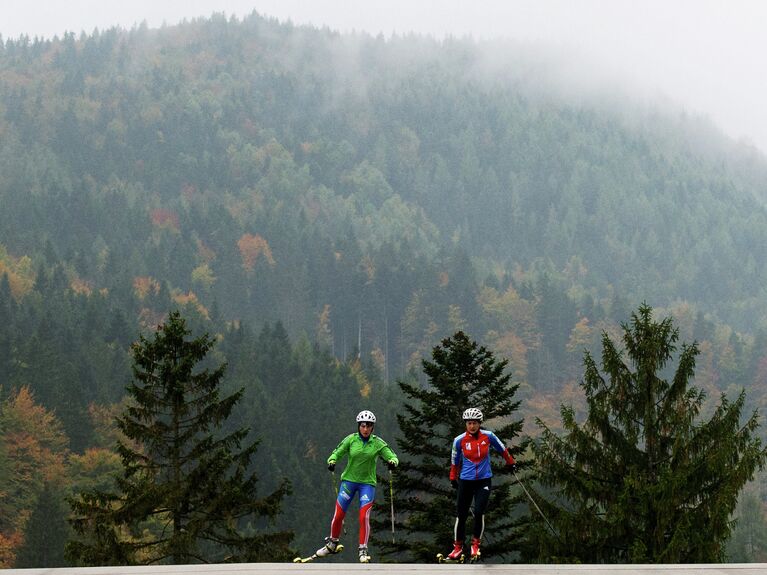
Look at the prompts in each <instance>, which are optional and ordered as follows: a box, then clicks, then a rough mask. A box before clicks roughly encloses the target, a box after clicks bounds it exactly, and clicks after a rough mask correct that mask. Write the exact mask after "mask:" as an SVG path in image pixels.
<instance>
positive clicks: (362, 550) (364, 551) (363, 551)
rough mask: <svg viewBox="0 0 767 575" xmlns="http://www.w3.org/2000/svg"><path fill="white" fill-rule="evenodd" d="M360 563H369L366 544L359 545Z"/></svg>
mask: <svg viewBox="0 0 767 575" xmlns="http://www.w3.org/2000/svg"><path fill="white" fill-rule="evenodd" d="M360 563H370V555H368V548H367V546H361V547H360Z"/></svg>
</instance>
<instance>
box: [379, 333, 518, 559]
mask: <svg viewBox="0 0 767 575" xmlns="http://www.w3.org/2000/svg"><path fill="white" fill-rule="evenodd" d="M506 364H507V360H505V359H504V360H502V361H498V360H497V359H496V358H495V357H494V355H493V353H492V352H490V351H488V350H487V349H486V348H485V347H480V346H478V345H477V343H476V342H475V341H473V340H471V339H470V338H469V337H468V336H467V335H466V334H464V333H463V332H461V331H458V332H456V333H455V334H454V335H453V336H452V337H449V338H446V339H443V340H442V342H441V343H440V344H439V345H437V346H436V347H434V348H433V350H432V360H431V361H429V360H422V365H423V371H424V373H425V374H426V376H427V377H428V380H429V382H428V384H427V385H426V386H420V385H418V384H415V383H408V382H405V381H400V382H398V383H399V387H400V388H401V389H402V391H403V393H404V394H405V397H406V398H407V399H406V403H405V404H404V411H405V413H402V414H399V415H398V416H397V422H398V424H399V428H400V431H401V432H402V437H401V438H399V439H398V441H397V444H398V446H399V451H398V453H400V452H401V453H402V455H401V456H400V465H399V468H398V469H397V470H396V471H395V472H394V478H395V480H394V489H395V494H396V502H395V505H396V508H397V509H396V511H397V514H398V515H397V516H398V517H399V521H398V523H397V528H396V530H397V540H396V542H395V543H392V542H391V541H388V540H387V539H386V538H385V536H384V535H382V534H383V533H387V531H388V530H389V529H388V528H389V527H390V526H389V525H388V524H387V522H388V521H389V518H386V520H379V524H378V528H377V529H376V531H375V532H374V533H379V534H381V535H379V536H378V537H379V538H380V539H381V541H380V544H381V546H382V547H383V548H384V549H385V553H387V554H393V553H399V554H400V555H402V556H405V557H407V559H408V560H410V561H419V562H423V561H426V562H433V561H434V558H435V556H436V554H437V552H439V551H445V550H446V549H447V548H448V547H449V546H450V544H451V543H452V541H453V538H454V536H453V527H454V524H455V491H454V490H453V489H452V488H451V485H450V481H449V480H448V472H449V469H450V450H451V447H452V442H453V439H454V438H455V437H456V436H458V435H459V434H461V433H463V432H465V426H464V423H463V420H462V414H463V411H464V410H465V409H466V408H467V407H478V408H479V409H481V410H482V412H483V414H484V416H485V421H488V420H489V421H488V423H487V424H483V427H485V425H487V427H488V428H490V429H493V431H494V432H495V433H496V434H497V435H498V437H500V438H501V440H502V441H506V442H507V444H508V442H511V441H512V440H513V439H514V438H516V437H517V436H518V435H519V433H520V432H521V430H522V424H523V422H522V420H521V419H520V420H515V419H512V417H513V415H514V413H515V412H516V411H517V409H518V408H519V401H515V399H514V395H515V393H516V391H517V388H518V385H517V384H512V383H511V382H510V381H511V374H510V373H505V370H506ZM524 449H525V445H524V443H519V444H516V445H514V446H513V447H512V453H513V454H515V455H518V454H519V453H521V452H522V451H523V450H524ZM501 462H502V460H501V458H500V457H497V458H494V459H493V463H494V465H493V468H494V472H493V473H494V476H493V493H492V495H491V499H490V505H489V508H488V511H487V514H486V515H485V521H486V525H487V528H486V531H485V534H486V536H485V538H484V541H483V547H482V555H483V557H488V558H492V557H499V556H501V557H507V558H508V557H509V556H510V554H511V553H512V552H514V551H516V550H517V548H518V542H519V541H520V537H521V533H520V532H521V527H522V525H523V524H524V522H525V521H526V520H525V519H524V518H523V517H521V514H520V513H518V512H517V510H516V506H517V504H519V503H520V501H521V499H520V498H521V497H523V495H522V494H520V493H515V492H513V490H512V486H513V481H510V480H508V479H505V478H503V476H502V475H501V474H500V473H502V472H501V468H502V466H501ZM387 491H388V490H387ZM387 495H388V493H387ZM388 503H389V501H388V498H387V504H388Z"/></svg>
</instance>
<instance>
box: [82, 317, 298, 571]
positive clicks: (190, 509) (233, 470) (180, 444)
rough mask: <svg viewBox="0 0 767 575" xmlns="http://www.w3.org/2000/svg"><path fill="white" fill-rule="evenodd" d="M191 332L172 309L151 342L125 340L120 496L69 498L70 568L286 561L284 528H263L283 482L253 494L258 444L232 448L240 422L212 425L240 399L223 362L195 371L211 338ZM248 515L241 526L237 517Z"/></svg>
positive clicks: (284, 488) (241, 433) (242, 432)
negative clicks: (226, 382)
mask: <svg viewBox="0 0 767 575" xmlns="http://www.w3.org/2000/svg"><path fill="white" fill-rule="evenodd" d="M189 335H190V331H189V330H188V329H187V328H186V324H185V321H184V319H183V318H182V317H181V316H180V314H179V313H178V312H173V313H171V314H170V316H169V318H168V320H167V321H166V322H165V323H164V324H163V325H162V326H160V329H159V330H158V331H157V333H156V334H155V335H154V338H153V339H152V340H148V339H146V338H145V337H143V336H141V337H140V339H139V341H138V342H136V343H135V344H134V345H133V348H132V352H133V361H134V365H133V375H134V380H135V381H134V382H133V383H132V384H131V385H130V386H129V387H128V393H129V395H130V397H131V398H132V400H133V401H132V404H131V405H129V406H128V407H127V408H126V410H125V411H124V412H123V415H122V417H120V418H118V425H119V427H120V430H121V431H122V432H123V433H124V434H125V436H126V438H127V441H125V442H120V443H119V444H118V452H119V454H120V456H121V458H122V464H123V467H124V473H123V476H122V477H120V478H119V479H118V481H117V486H118V489H117V490H118V492H119V493H105V492H99V491H94V492H90V493H82V494H80V496H79V497H77V498H73V499H71V500H70V503H71V506H72V509H73V511H74V515H75V517H74V519H73V521H72V524H73V526H74V528H75V531H76V532H77V533H78V534H79V535H80V538H78V539H77V540H74V541H71V542H70V543H69V544H68V547H67V550H68V553H69V557H70V559H71V560H73V561H74V562H76V563H78V564H90V565H99V564H150V563H169V562H172V563H174V564H179V563H199V562H205V563H208V562H222V561H259V560H268V559H285V558H287V557H288V556H290V555H291V551H290V549H289V548H288V543H289V542H290V540H291V538H292V533H290V532H276V533H275V532H272V533H263V532H261V531H257V530H256V528H257V527H258V526H260V525H261V524H263V522H264V521H263V519H259V518H266V519H274V518H275V517H276V515H277V514H278V513H279V512H280V507H281V503H282V499H283V497H284V496H285V495H286V494H287V493H288V492H289V485H288V483H287V482H286V481H284V480H283V481H282V483H281V484H280V485H279V486H278V487H277V489H276V490H275V491H274V492H272V493H271V494H270V495H268V496H266V497H265V498H262V499H259V498H257V496H256V484H257V477H256V476H255V474H253V473H251V472H250V471H249V467H250V461H251V458H252V457H253V455H254V453H255V451H256V447H257V443H252V444H250V445H248V446H246V447H244V448H241V443H242V441H243V439H244V438H245V436H246V435H247V428H240V429H238V430H236V431H234V432H232V433H230V434H228V435H224V436H222V437H216V436H215V435H214V431H216V430H217V429H218V428H219V427H221V425H222V423H223V422H224V421H225V420H226V419H227V418H228V417H229V415H230V413H231V411H232V409H233V407H234V406H235V405H236V404H237V402H239V401H240V399H241V397H242V394H243V390H242V389H240V390H239V391H237V392H236V393H233V394H231V395H229V396H227V397H225V398H220V397H219V387H220V384H221V380H222V378H223V376H224V371H225V367H226V366H225V365H221V366H219V367H216V368H215V369H208V368H205V369H201V368H200V367H199V366H198V364H200V363H201V362H202V361H203V360H205V358H206V355H207V354H208V352H209V351H210V350H211V348H212V347H213V344H214V339H213V338H212V337H210V336H209V335H207V334H205V335H203V336H202V337H198V338H195V339H188V338H187V336H189ZM246 521H248V523H245V522H246Z"/></svg>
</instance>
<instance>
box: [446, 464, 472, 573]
mask: <svg viewBox="0 0 767 575" xmlns="http://www.w3.org/2000/svg"><path fill="white" fill-rule="evenodd" d="M471 484H472V482H471V481H465V480H462V479H460V480H458V494H457V495H456V502H455V507H456V511H455V515H456V517H455V528H454V531H453V550H452V551H451V552H450V553H448V555H447V558H448V559H449V560H451V561H457V560H458V559H460V557H461V556H462V555H463V541H464V539H466V518H467V517H468V516H469V507H471V499H472V495H473V492H472V488H471Z"/></svg>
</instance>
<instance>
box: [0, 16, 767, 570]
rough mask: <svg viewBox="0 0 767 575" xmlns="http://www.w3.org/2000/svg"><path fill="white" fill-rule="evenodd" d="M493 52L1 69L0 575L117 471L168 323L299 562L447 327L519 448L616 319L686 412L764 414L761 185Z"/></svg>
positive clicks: (636, 114) (764, 179) (313, 46)
mask: <svg viewBox="0 0 767 575" xmlns="http://www.w3.org/2000/svg"><path fill="white" fill-rule="evenodd" d="M491 48H492V47H491V46H487V45H481V44H475V43H473V42H471V41H468V40H445V41H441V42H438V41H435V40H431V39H427V38H422V37H394V38H390V39H385V38H382V37H377V38H374V37H370V36H366V35H353V36H344V35H339V34H336V33H334V32H332V31H328V30H317V29H312V28H299V27H294V26H291V25H288V24H280V23H277V22H276V21H271V20H268V19H264V18H262V17H261V16H259V15H257V14H253V15H252V16H250V17H248V18H246V19H245V20H242V21H240V20H236V19H226V18H224V17H221V16H219V17H213V18H211V19H205V20H198V21H193V22H188V23H185V24H182V25H179V26H174V27H165V28H162V29H158V30H152V29H148V28H146V27H138V28H134V29H132V30H130V31H126V30H121V29H111V30H107V31H95V32H93V33H91V34H82V35H80V36H77V35H74V34H67V35H65V36H64V37H62V38H55V39H52V40H30V39H28V38H19V39H5V40H4V41H3V42H0V386H2V387H0V400H2V406H1V407H0V431H1V432H2V437H0V493H4V494H5V495H4V496H3V498H1V499H0V506H2V509H0V562H1V563H0V564H2V565H4V566H5V565H12V564H13V562H14V557H16V556H17V555H18V557H21V558H23V557H25V556H28V553H29V552H28V551H25V550H24V545H25V544H27V545H29V544H31V543H30V542H31V541H34V540H35V539H34V538H33V537H32V536H31V535H29V534H26V535H25V530H28V528H29V529H31V528H32V526H35V525H37V523H36V522H35V521H34V520H33V519H34V517H35V516H36V515H35V514H36V513H38V514H39V513H43V515H42V516H43V517H45V516H49V517H61V518H62V522H63V514H64V511H63V510H51V509H48V510H47V511H46V510H40V509H38V506H42V505H51V503H50V502H51V500H52V498H51V497H47V496H46V497H42V496H41V494H42V493H46V494H48V493H49V490H50V489H56V490H59V491H57V493H59V495H61V493H65V492H71V491H72V490H73V489H77V488H78V487H82V486H83V485H91V484H92V483H94V482H99V481H104V477H105V471H106V470H110V469H115V468H116V465H117V463H116V460H115V456H114V454H113V453H112V452H111V448H112V445H113V440H114V433H115V431H114V429H113V428H112V426H111V425H110V421H111V419H112V416H113V414H114V413H115V410H117V409H119V408H118V407H116V406H115V404H118V403H119V402H120V401H122V400H123V397H124V391H125V386H126V385H127V383H128V382H129V381H130V379H131V370H130V359H129V346H130V344H131V342H133V341H135V340H136V339H137V337H138V334H139V333H141V332H142V331H146V330H151V329H153V328H155V327H156V326H157V324H158V323H160V322H161V321H162V320H163V318H164V317H166V314H167V313H168V311H169V310H171V309H176V308H179V309H181V310H182V311H183V313H184V314H185V315H186V316H187V317H189V318H191V322H190V323H191V325H192V327H193V328H194V329H195V331H196V332H197V333H202V332H208V333H211V334H215V336H216V337H218V338H219V339H220V345H219V346H218V347H217V349H216V354H217V355H216V358H215V359H216V360H219V361H226V362H228V364H229V367H228V371H227V380H226V385H227V386H229V387H230V389H237V388H239V387H242V386H244V387H245V388H246V392H245V396H244V399H243V402H242V405H240V406H239V407H238V409H239V411H238V413H237V417H236V418H234V419H236V421H234V422H233V423H232V425H233V426H235V427H239V426H242V425H243V424H247V425H250V426H252V433H253V437H254V438H255V437H258V438H261V439H262V446H261V448H260V449H259V452H258V456H257V459H258V460H259V461H258V465H259V466H260V467H261V472H260V473H259V476H261V477H262V478H263V482H264V489H265V490H267V489H268V488H269V486H270V485H274V484H276V483H277V482H278V481H279V479H281V478H282V477H284V476H287V477H289V478H290V479H291V481H292V482H293V486H294V495H293V496H292V497H291V498H290V500H289V501H288V503H287V511H286V513H285V515H284V516H283V518H282V519H281V521H282V522H284V523H285V524H286V525H290V526H292V527H293V528H294V529H296V530H297V532H296V542H297V543H298V544H299V545H302V546H304V545H309V544H315V542H317V541H319V540H320V539H321V537H324V535H325V534H326V533H325V531H326V529H327V523H328V522H329V519H330V516H329V514H330V512H331V510H332V497H333V493H332V490H331V484H330V480H329V479H327V478H326V477H325V475H324V474H325V473H326V472H325V471H324V465H323V462H324V460H325V458H326V457H327V454H328V453H329V451H330V450H331V449H332V448H333V447H335V444H336V443H337V441H338V440H339V439H340V438H341V437H342V436H343V435H345V434H346V433H349V432H350V431H351V430H353V417H354V414H355V413H356V412H357V411H359V409H362V408H363V407H364V408H368V409H372V410H373V411H375V412H376V413H378V414H379V419H380V421H381V424H380V425H379V426H378V428H377V433H380V434H381V435H383V436H384V437H385V438H387V439H388V440H390V441H392V442H393V443H394V439H395V437H396V434H397V429H396V426H395V423H394V414H395V413H397V412H398V411H399V407H398V405H399V402H401V401H402V399H401V397H400V396H399V394H398V392H397V391H396V385H394V384H393V382H394V381H395V380H396V379H398V378H400V379H402V378H408V377H422V375H421V374H420V373H419V369H420V360H421V358H423V357H425V356H427V355H428V353H429V352H430V350H431V349H432V347H433V346H434V345H436V344H437V342H438V341H439V339H440V338H441V337H444V336H445V335H448V334H450V333H453V332H454V331H456V330H458V329H462V330H464V331H466V332H467V333H470V334H472V335H473V337H476V338H477V339H478V340H481V341H482V342H483V343H484V344H485V345H487V346H488V347H489V348H490V349H493V350H494V352H495V353H497V354H498V355H500V356H502V357H506V358H508V359H509V360H510V362H509V367H510V368H511V371H512V379H513V380H514V381H515V382H519V383H520V384H521V387H520V395H521V396H522V399H523V403H522V407H521V412H522V413H523V414H524V415H525V416H526V417H527V418H528V420H529V421H532V416H540V417H542V418H543V419H544V420H546V421H548V422H550V423H551V422H552V417H555V416H556V413H557V410H558V406H559V403H560V401H562V399H563V398H567V397H568V395H574V394H575V389H576V387H575V386H574V385H573V384H574V382H575V381H577V380H578V379H580V377H581V375H582V368H581V360H582V351H583V350H584V349H592V348H594V346H596V345H598V343H599V339H600V334H601V332H602V331H603V330H607V331H608V332H612V333H614V332H615V330H616V326H617V324H618V322H622V321H626V320H627V319H628V315H629V312H630V310H631V309H632V308H633V307H634V306H636V305H637V304H638V303H639V302H642V301H646V302H647V303H648V304H650V305H653V306H656V307H657V308H659V309H660V310H661V311H660V313H663V312H664V311H665V312H667V313H670V314H673V316H674V318H675V321H676V322H677V324H678V325H679V326H680V329H681V339H682V340H683V341H693V340H697V341H698V342H699V344H700V350H701V356H700V358H699V364H698V366H697V370H696V385H698V386H699V387H701V388H702V389H704V390H706V391H707V392H708V393H709V395H710V396H712V397H718V394H719V392H720V391H724V392H727V393H736V392H737V391H739V390H740V389H741V388H743V387H746V388H747V389H748V390H749V401H750V402H751V403H752V404H753V405H756V406H761V405H762V404H763V402H764V401H765V400H767V394H766V393H765V391H766V389H765V383H766V382H767V331H765V329H766V328H767V323H765V321H764V318H765V317H767V297H766V296H767V291H766V288H765V286H767V250H765V246H767V208H766V207H765V206H766V205H767V162H766V161H765V159H764V158H763V157H761V156H759V155H758V154H754V153H753V151H750V150H744V149H741V148H739V147H738V146H737V145H735V144H734V143H731V142H728V141H726V140H725V139H724V138H723V137H722V136H720V135H718V134H717V133H716V131H715V130H712V129H710V127H708V126H707V125H706V124H705V123H703V122H701V121H699V120H694V119H689V118H687V117H685V116H684V115H681V114H677V113H675V112H674V111H664V112H659V111H657V110H656V111H647V110H645V111H642V110H641V109H640V108H639V107H638V106H637V107H634V106H633V105H632V104H631V103H626V108H620V107H617V106H616V105H615V104H614V103H613V104H611V105H609V106H607V105H604V106H600V104H599V103H598V102H597V101H596V100H594V101H590V100H588V99H585V100H584V99H579V100H577V101H574V100H573V101H570V100H568V97H567V96H566V94H565V93H564V92H562V93H560V92H558V91H557V90H555V89H554V88H553V86H554V85H556V84H557V82H555V81H553V80H555V79H551V78H548V77H547V76H546V75H545V73H544V72H542V71H540V70H539V69H538V68H536V63H535V61H534V60H530V59H527V58H526V57H524V56H523V55H520V54H515V53H514V52H513V48H514V47H513V46H506V47H505V49H507V50H509V52H508V53H504V54H505V55H501V56H499V55H498V54H497V53H496V54H495V56H494V58H493V59H492V60H490V59H488V57H487V54H488V52H489V51H490V50H491ZM542 77H543V79H542ZM549 80H552V81H549ZM546 86H549V88H547V87H546ZM50 418H55V421H56V424H55V425H53V424H51V423H50ZM524 432H529V433H533V432H534V430H533V429H532V426H531V428H530V429H525V430H524ZM446 450H447V447H446ZM446 457H447V455H446ZM4 462H8V463H7V464H6V463H4ZM11 469H12V470H14V471H13V472H12V473H9V472H8V470H11ZM38 469H45V470H46V471H45V474H43V475H40V474H39V473H36V470H38ZM21 477H23V478H24V480H23V481H22V480H20V479H19V478H21ZM9 486H12V488H11V487H9ZM53 500H56V497H53ZM58 500H59V501H60V500H61V497H59V498H58ZM299 518H300V520H299ZM299 525H300V529H299V528H298V527H299ZM62 529H64V526H63V523H62ZM25 542H26V543H25ZM25 553H26V554H27V555H25ZM19 566H22V565H19Z"/></svg>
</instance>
